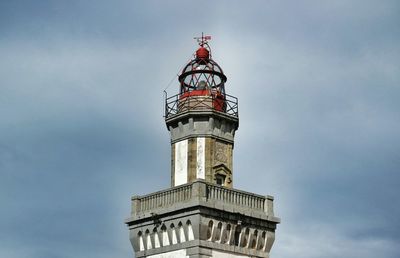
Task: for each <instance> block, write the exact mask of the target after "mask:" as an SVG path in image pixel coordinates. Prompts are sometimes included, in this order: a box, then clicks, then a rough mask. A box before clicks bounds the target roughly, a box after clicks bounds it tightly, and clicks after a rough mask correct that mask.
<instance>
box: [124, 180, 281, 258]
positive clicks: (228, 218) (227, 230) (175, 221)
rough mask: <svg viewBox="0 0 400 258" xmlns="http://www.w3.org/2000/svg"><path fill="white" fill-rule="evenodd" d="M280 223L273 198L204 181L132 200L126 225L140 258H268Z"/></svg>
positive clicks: (135, 197) (136, 197)
mask: <svg viewBox="0 0 400 258" xmlns="http://www.w3.org/2000/svg"><path fill="white" fill-rule="evenodd" d="M279 222H280V219H279V218H277V217H275V216H274V211H273V197H272V196H262V195H257V194H253V193H249V192H245V191H240V190H236V189H228V188H225V187H222V186H219V185H215V184H212V183H208V182H205V181H203V180H197V181H195V182H192V183H189V184H185V185H180V186H177V187H173V188H169V189H167V190H163V191H158V192H155V193H152V194H148V195H144V196H134V197H132V212H131V217H130V218H129V219H127V220H126V224H128V226H129V229H130V239H131V241H132V245H133V246H134V249H135V252H136V257H146V256H148V255H154V254H157V253H163V252H173V251H178V250H182V249H187V252H188V256H189V257H191V256H190V255H189V253H190V252H191V251H190V250H191V248H197V249H196V250H197V251H196V252H204V253H205V256H202V257H211V255H209V256H207V255H206V254H207V252H208V251H210V252H211V250H220V251H221V252H226V253H230V252H232V253H233V252H234V253H241V254H242V255H244V257H247V256H248V257H268V256H269V250H270V248H271V246H272V244H273V241H274V239H275V233H274V232H275V228H276V224H278V223H279ZM199 248H200V249H201V250H200V249H199ZM199 250H200V251H199Z"/></svg>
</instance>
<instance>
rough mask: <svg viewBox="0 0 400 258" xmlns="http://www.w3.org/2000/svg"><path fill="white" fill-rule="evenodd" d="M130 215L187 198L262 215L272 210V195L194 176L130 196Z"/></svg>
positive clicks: (191, 200) (180, 202)
mask: <svg viewBox="0 0 400 258" xmlns="http://www.w3.org/2000/svg"><path fill="white" fill-rule="evenodd" d="M132 202H133V205H132V215H133V216H137V215H138V214H143V213H150V212H153V211H155V210H158V209H162V210H166V209H168V208H171V207H173V208H178V206H179V205H185V203H188V202H198V203H199V204H203V205H206V206H207V204H212V205H213V206H214V207H216V208H218V207H220V206H224V205H225V206H229V207H233V208H236V210H237V209H239V210H243V211H246V210H251V211H256V212H261V213H264V214H266V215H270V216H274V214H273V208H272V207H273V204H272V203H273V197H272V196H262V195H257V194H253V193H249V192H245V191H240V190H236V189H228V188H225V187H222V186H219V185H216V184H212V183H208V182H205V181H203V180H198V181H195V182H192V183H189V184H185V185H180V186H177V187H173V188H169V189H167V190H163V191H158V192H155V193H152V194H148V195H144V196H134V197H132Z"/></svg>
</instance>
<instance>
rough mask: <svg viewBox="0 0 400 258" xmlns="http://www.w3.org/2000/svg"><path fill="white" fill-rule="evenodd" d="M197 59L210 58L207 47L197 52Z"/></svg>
mask: <svg viewBox="0 0 400 258" xmlns="http://www.w3.org/2000/svg"><path fill="white" fill-rule="evenodd" d="M196 57H197V58H198V59H208V58H209V57H210V52H209V51H208V50H207V49H206V48H205V47H200V48H199V49H197V51H196Z"/></svg>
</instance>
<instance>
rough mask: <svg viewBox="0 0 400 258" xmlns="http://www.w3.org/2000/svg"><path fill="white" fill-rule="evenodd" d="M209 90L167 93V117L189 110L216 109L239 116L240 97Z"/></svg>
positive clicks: (215, 110) (232, 115)
mask: <svg viewBox="0 0 400 258" xmlns="http://www.w3.org/2000/svg"><path fill="white" fill-rule="evenodd" d="M206 91H207V92H208V91H209V90H201V91H198V90H196V91H190V92H186V93H184V94H176V95H174V96H171V97H168V96H167V95H165V113H164V117H165V119H170V118H172V117H174V116H176V115H179V114H181V113H184V112H188V111H214V112H219V113H222V114H225V115H228V116H231V117H234V118H238V117H239V110H238V99H237V98H236V97H234V96H231V95H228V94H224V95H222V94H213V93H212V92H211V93H209V94H207V92H206Z"/></svg>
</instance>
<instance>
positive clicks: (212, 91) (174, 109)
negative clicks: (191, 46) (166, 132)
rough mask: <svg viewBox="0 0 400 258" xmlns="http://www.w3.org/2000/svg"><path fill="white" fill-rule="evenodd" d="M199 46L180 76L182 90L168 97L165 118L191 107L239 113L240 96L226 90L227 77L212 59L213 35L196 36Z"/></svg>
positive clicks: (191, 108) (235, 114) (193, 108)
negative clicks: (211, 43)
mask: <svg viewBox="0 0 400 258" xmlns="http://www.w3.org/2000/svg"><path fill="white" fill-rule="evenodd" d="M196 39H197V40H198V43H199V48H198V49H197V51H196V52H195V54H194V55H193V58H192V60H191V61H190V62H189V63H188V64H186V65H185V66H184V68H183V69H182V72H181V74H180V75H179V77H178V80H179V84H180V88H179V93H178V95H176V98H175V96H173V97H170V98H166V117H168V116H170V115H172V114H177V113H180V112H184V111H189V110H196V111H201V110H213V111H219V112H223V113H227V114H230V115H234V116H237V99H236V98H235V97H233V96H229V95H227V94H226V92H225V83H226V80H227V78H226V76H225V74H224V72H223V71H222V68H221V67H220V66H219V65H218V64H217V63H216V62H215V61H214V60H213V59H212V54H211V49H210V46H209V45H208V40H209V39H211V37H210V36H201V37H199V38H196Z"/></svg>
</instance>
